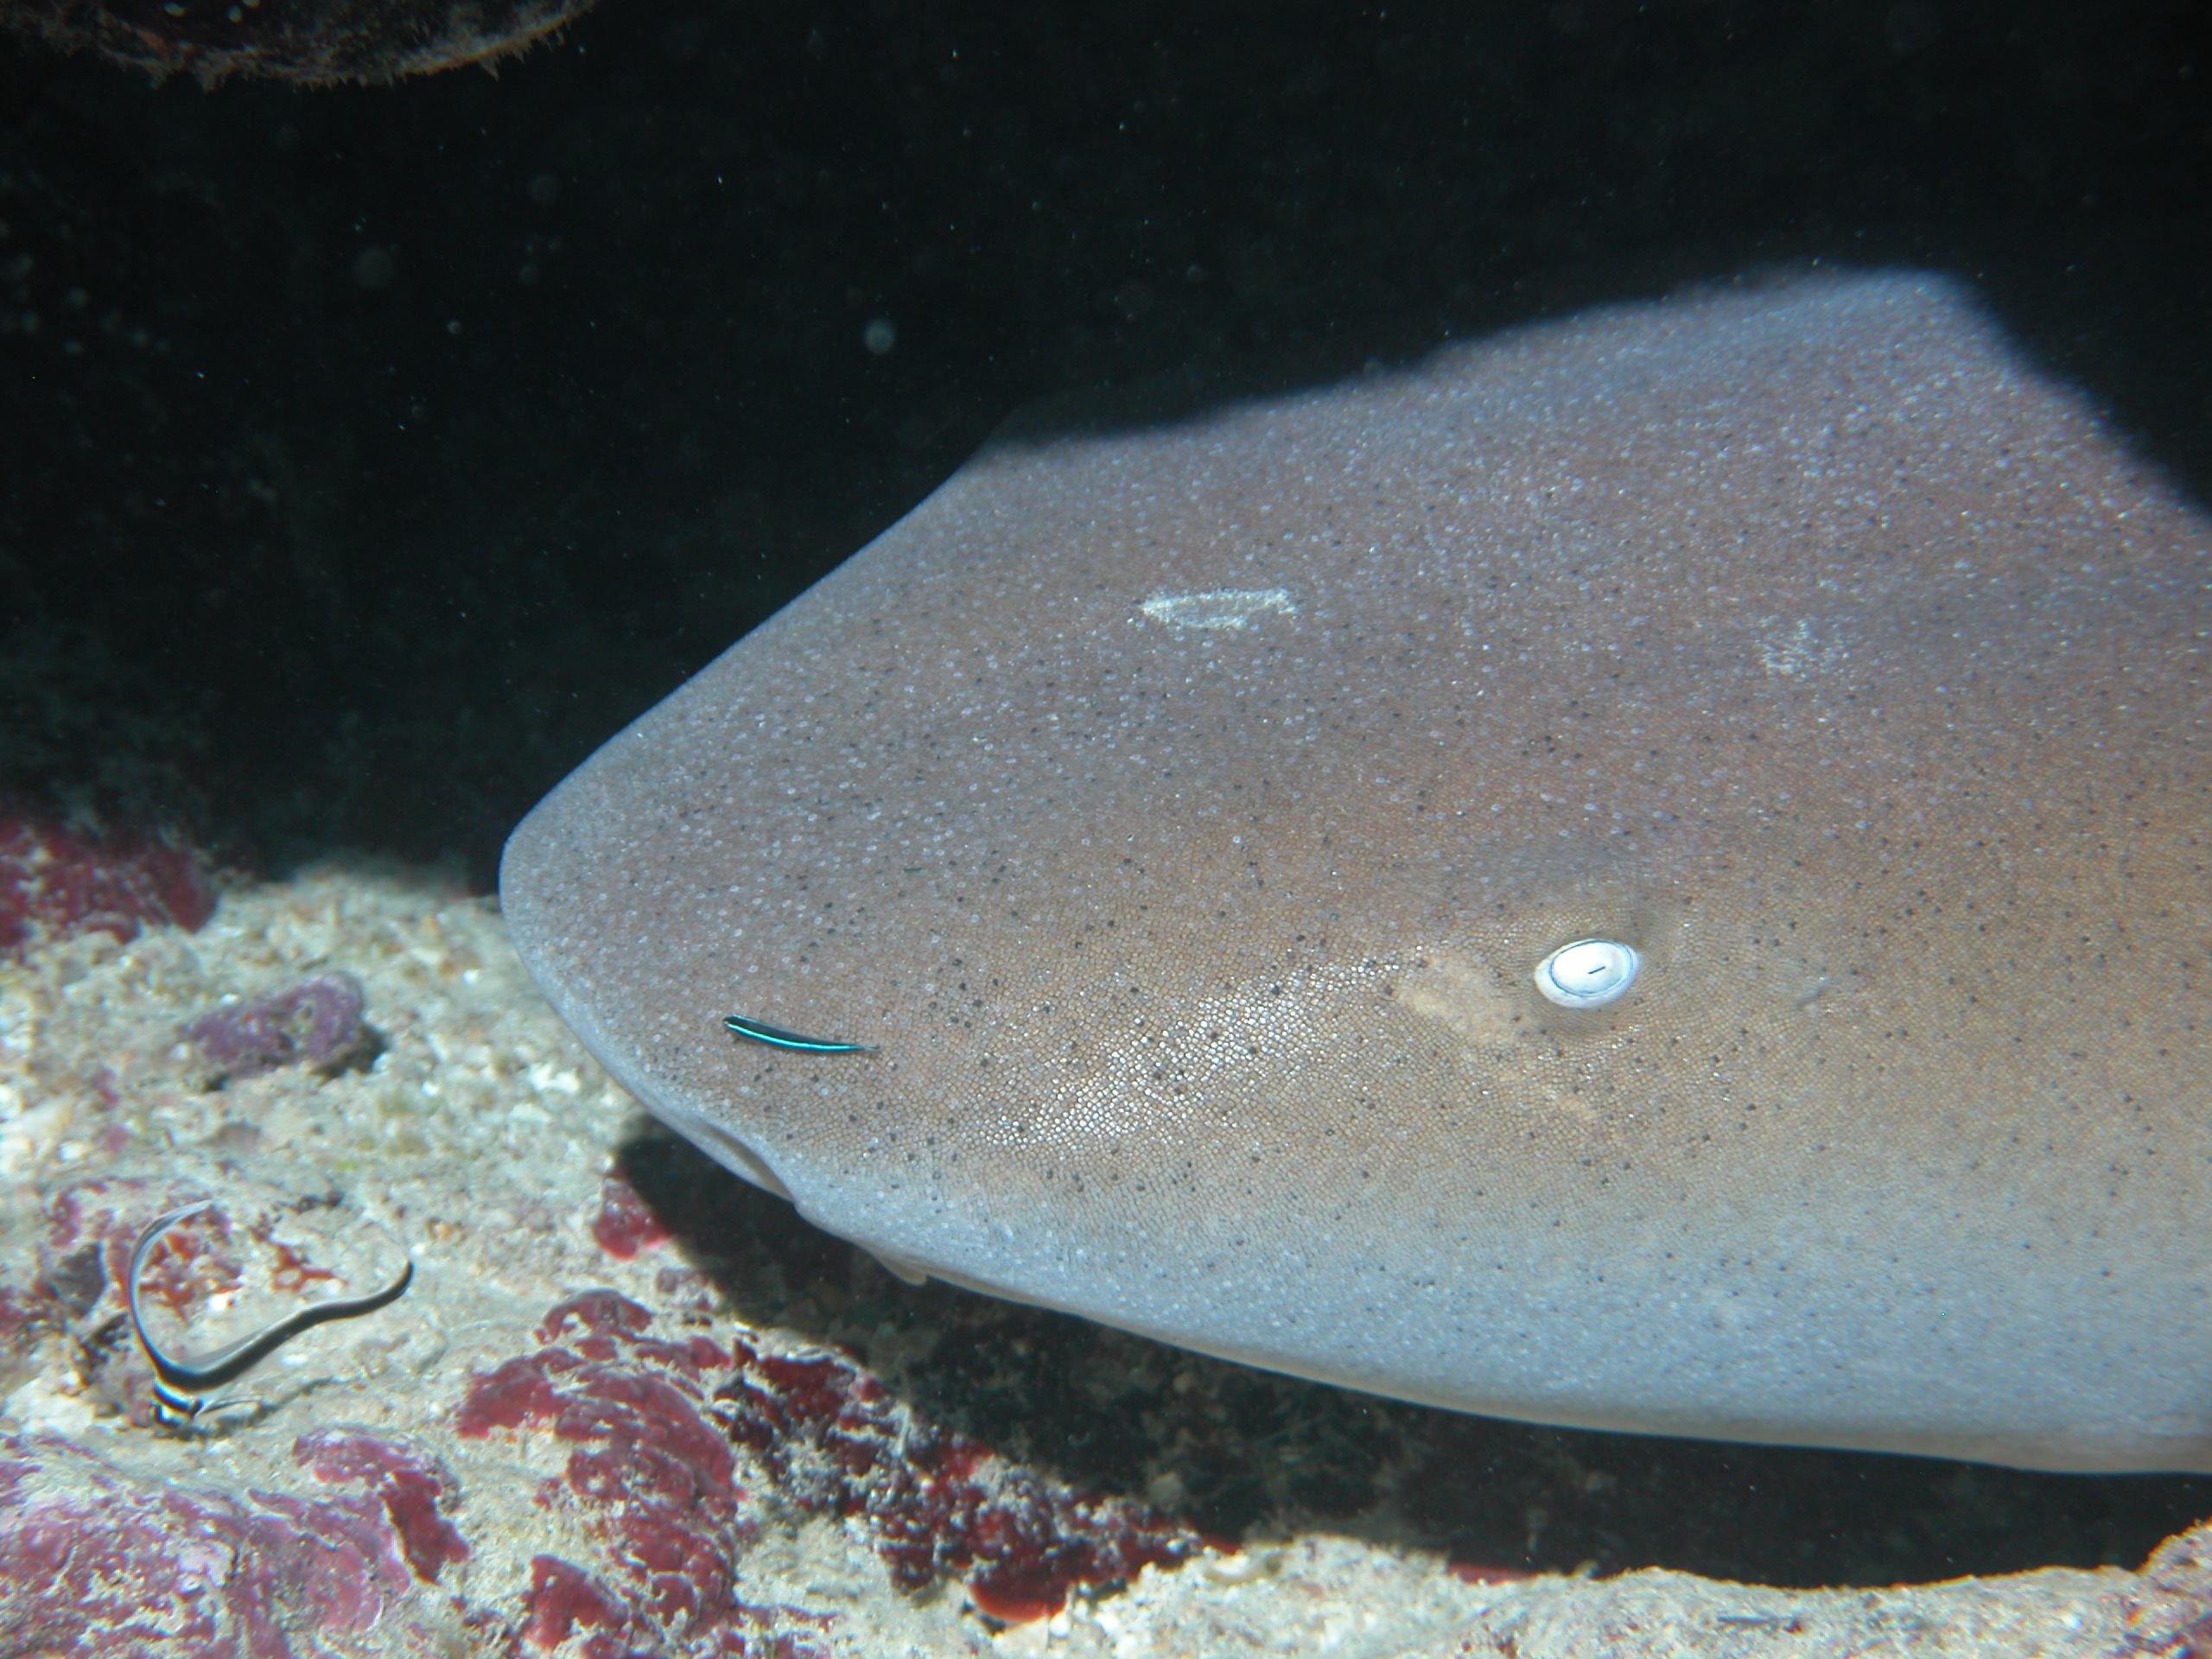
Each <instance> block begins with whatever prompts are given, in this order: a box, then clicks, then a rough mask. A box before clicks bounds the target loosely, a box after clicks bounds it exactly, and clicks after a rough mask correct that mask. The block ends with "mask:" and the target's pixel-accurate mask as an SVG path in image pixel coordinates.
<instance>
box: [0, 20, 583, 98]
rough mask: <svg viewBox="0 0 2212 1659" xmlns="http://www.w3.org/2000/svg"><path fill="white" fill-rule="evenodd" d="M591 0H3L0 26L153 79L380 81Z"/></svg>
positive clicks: (479, 54) (514, 34) (499, 52)
mask: <svg viewBox="0 0 2212 1659" xmlns="http://www.w3.org/2000/svg"><path fill="white" fill-rule="evenodd" d="M590 3H591V0H484V3H480V4H460V3H454V0H284V3H283V4H281V5H270V4H265V3H264V0H0V25H5V26H7V27H9V28H11V29H16V30H17V31H19V32H21V33H23V34H27V35H38V36H41V38H43V39H45V40H47V41H50V42H51V43H53V44H54V45H55V46H58V47H60V48H62V49H64V50H65V51H73V52H74V51H85V50H91V51H95V52H98V53H99V54H101V55H102V56H103V57H105V58H108V59H110V60H113V61H114V62H117V63H121V64H126V65H128V66H129V67H131V68H134V69H143V70H144V71H146V72H147V73H149V74H150V75H152V76H153V77H154V79H156V80H165V79H168V77H169V76H171V75H175V74H180V73H184V74H191V75H194V76H197V77H198V78H199V79H200V82H201V84H202V85H204V86H213V85H214V84H215V83H216V82H218V81H219V80H223V79H227V78H228V77H230V76H232V75H247V76H252V77H256V78H259V79H268V80H289V81H297V82H303V83H305V84H308V85H310V86H315V85H325V84H328V83H330V82H334V81H368V82H383V81H391V80H397V79H399V78H400V77H401V76H402V75H418V74H427V73H430V72H432V71H433V70H438V69H450V68H453V67H455V66H457V65H460V64H467V63H488V62H491V61H493V60H496V59H499V58H502V57H505V56H508V55H510V54H513V53H517V52H520V51H522V50H523V49H524V48H526V47H528V46H530V45H531V43H533V42H534V41H537V40H539V39H541V38H542V37H543V36H544V35H549V34H550V33H552V32H553V31H554V30H555V29H559V28H560V27H561V26H562V25H563V24H564V23H566V22H569V21H570V20H571V19H573V18H575V17H577V16H581V15H582V13H583V12H584V11H585V10H587V9H588V6H589V5H590Z"/></svg>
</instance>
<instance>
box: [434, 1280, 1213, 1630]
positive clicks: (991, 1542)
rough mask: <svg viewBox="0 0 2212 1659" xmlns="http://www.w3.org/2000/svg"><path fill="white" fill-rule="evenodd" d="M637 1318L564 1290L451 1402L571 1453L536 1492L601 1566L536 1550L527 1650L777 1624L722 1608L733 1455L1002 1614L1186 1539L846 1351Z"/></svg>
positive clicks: (895, 1562)
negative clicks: (1093, 1493) (572, 1525)
mask: <svg viewBox="0 0 2212 1659" xmlns="http://www.w3.org/2000/svg"><path fill="white" fill-rule="evenodd" d="M653 1324H654V1319H653V1316H652V1314H651V1313H648V1312H647V1310H645V1308H643V1307H641V1306H639V1305H638V1304H637V1303H635V1302H632V1301H631V1300H628V1299H626V1298H625V1297H622V1296H619V1295H617V1294H614V1293H613V1292H612V1291H593V1292H589V1293H587V1294H584V1295H582V1296H577V1297H574V1298H571V1299H570V1300H568V1301H565V1302H563V1303H561V1304H559V1305H558V1306H556V1307H554V1308H553V1309H552V1310H551V1312H550V1313H548V1315H547V1316H546V1319H545V1321H544V1323H543V1325H542V1326H541V1327H540V1329H539V1332H538V1336H539V1338H540V1340H541V1341H542V1342H543V1343H544V1344H546V1345H545V1346H543V1347H542V1348H540V1349H539V1350H538V1351H537V1352H535V1353H532V1354H528V1355H524V1356H521V1357H518V1358H515V1359H512V1360H509V1361H507V1362H506V1363H505V1364H503V1365H500V1366H499V1367H498V1368H497V1369H496V1370H492V1371H489V1372H486V1373H482V1374H480V1375H479V1376H477V1377H476V1378H475V1379H474V1382H473V1383H472V1384H471V1386H470V1389H469V1391H468V1394H467V1397H466V1398H465V1399H464V1401H463V1402H462V1404H461V1408H460V1410H459V1413H458V1415H457V1424H458V1427H459V1429H460V1432H461V1433H462V1434H464V1435H468V1436H481V1435H484V1434H487V1433H490V1432H492V1431H493V1429H495V1428H518V1427H527V1428H539V1429H546V1430H550V1432H551V1433H554V1434H556V1436H558V1437H559V1438H561V1439H563V1440H572V1441H575V1442H577V1443H578V1446H579V1449H578V1450H577V1451H576V1452H574V1453H572V1454H571V1456H570V1458H569V1465H568V1468H567V1471H565V1475H564V1477H563V1478H562V1479H561V1480H558V1481H553V1482H549V1483H547V1486H546V1488H545V1489H544V1490H542V1491H541V1492H540V1494H539V1501H540V1502H541V1503H548V1504H575V1505H577V1506H579V1507H581V1508H582V1510H584V1511H585V1512H586V1513H587V1515H588V1516H589V1520H588V1526H589V1529H591V1530H592V1532H593V1533H594V1535H595V1536H597V1537H598V1538H599V1539H601V1541H604V1542H605V1543H606V1544H607V1546H608V1547H609V1548H608V1554H607V1560H606V1562H605V1564H604V1566H603V1567H602V1568H601V1571H599V1572H597V1573H593V1572H588V1571H586V1570H585V1569H584V1568H582V1567H578V1566H576V1565H575V1564H574V1563H570V1562H566V1561H563V1560H559V1559H558V1558H556V1557H552V1556H545V1557H541V1558H540V1559H539V1561H538V1563H537V1564H535V1565H534V1566H533V1570H532V1583H531V1592H530V1604H529V1607H528V1610H527V1611H526V1614H525V1629H526V1630H528V1631H530V1632H532V1633H533V1634H532V1640H534V1641H539V1642H540V1644H541V1645H549V1646H550V1645H553V1644H556V1643H559V1642H561V1641H563V1640H565V1639H566V1638H567V1637H568V1635H569V1633H570V1632H571V1631H573V1630H576V1629H578V1628H579V1627H582V1626H589V1627H590V1628H591V1630H592V1631H593V1634H592V1636H591V1637H589V1638H588V1640H587V1642H586V1643H585V1651H586V1653H587V1655H588V1656H591V1655H593V1654H594V1649H596V1648H597V1647H601V1646H603V1647H604V1648H605V1649H606V1651H607V1653H608V1654H613V1653H615V1652H619V1651H620V1650H621V1649H623V1648H624V1646H625V1645H626V1644H627V1643H632V1642H634V1641H636V1640H638V1639H640V1638H641V1637H645V1636H647V1635H650V1634H653V1633H658V1635H659V1636H660V1637H663V1638H664V1639H683V1640H686V1641H690V1642H692V1643H695V1644H699V1643H717V1642H721V1641H723V1640H725V1639H726V1638H738V1637H743V1636H745V1635H746V1634H747V1633H748V1631H750V1630H758V1628H759V1626H760V1624H762V1623H765V1622H766V1621H767V1620H768V1619H769V1618H770V1617H771V1616H772V1614H774V1613H782V1614H785V1615H786V1616H789V1615H791V1613H792V1611H793V1610H790V1609H775V1610H770V1609H754V1608H747V1607H746V1606H745V1605H744V1604H743V1603H741V1601H739V1600H738V1599H737V1597H736V1594H735V1589H736V1586H735V1574H734V1562H735V1561H736V1560H737V1559H738V1558H739V1557H740V1556H741V1554H742V1553H743V1551H744V1548H745V1546H746V1545H747V1543H748V1542H749V1541H751V1539H752V1538H753V1535H755V1534H756V1532H757V1530H758V1522H757V1520H756V1518H755V1516H756V1511H755V1510H754V1508H753V1505H752V1504H751V1503H748V1502H747V1492H746V1491H745V1490H744V1488H743V1487H741V1485H740V1484H738V1480H737V1471H738V1464H737V1459H736V1457H735V1454H734V1452H733V1446H741V1447H743V1448H744V1449H745V1451H746V1452H747V1453H748V1454H749V1456H750V1459H751V1461H752V1462H753V1464H754V1465H756V1466H757V1467H758V1468H759V1470H760V1472H761V1474H762V1476H764V1477H765V1478H766V1481H767V1482H769V1483H771V1484H772V1485H773V1486H774V1487H775V1489H776V1490H777V1491H778V1492H779V1494H780V1495H781V1496H782V1497H785V1499H786V1500H788V1501H790V1502H791V1503H795V1504H797V1505H798V1507H800V1508H802V1509H804V1510H812V1511H814V1512H817V1513H825V1514H831V1515H835V1516H839V1517H841V1518H842V1519H845V1520H847V1521H849V1522H851V1523H852V1524H853V1525H855V1527H857V1528H858V1529H860V1531H861V1535H863V1536H864V1537H865V1538H866V1539H867V1540H868V1543H869V1545H870V1546H871V1547H872V1548H874V1550H875V1552H876V1554H879V1555H880V1556H881V1557H882V1559H883V1560H885V1561H886V1562H887V1563H888V1564H889V1566H890V1568H891V1573H892V1577H893V1581H894V1582H896V1583H897V1584H898V1585H899V1586H901V1587H902V1588H905V1589H907V1590H918V1589H921V1588H923V1587H925V1586H927V1585H930V1584H931V1583H933V1582H936V1581H937V1580H940V1579H942V1578H945V1577H960V1578H962V1579H963V1580H964V1581H965V1585H966V1588H967V1590H968V1592H969V1597H970V1599H972V1600H973V1601H974V1602H975V1604H976V1606H977V1608H979V1609H980V1610H981V1611H983V1612H984V1613H986V1614H988V1615H989V1616H990V1617H991V1618H996V1619H999V1620H1001V1621H1002V1622H1007V1623H1014V1622H1020V1621H1023V1620H1027V1619H1034V1618H1044V1617H1046V1616H1047V1615H1049V1614H1051V1613H1052V1612H1054V1611H1058V1609H1059V1608H1060V1607H1061V1606H1062V1605H1065V1601H1066V1599H1067V1596H1068V1592H1070V1591H1071V1589H1073V1588H1075V1587H1077V1586H1086V1587H1098V1586H1111V1585H1118V1584H1121V1583H1123V1582H1125V1581H1127V1580H1128V1579H1129V1578H1131V1577H1133V1576H1134V1575H1135V1573H1137V1572H1138V1571H1139V1570H1141V1568H1142V1567H1146V1566H1148V1565H1154V1564H1159V1563H1166V1562H1172V1561H1176V1560H1182V1559H1184V1558H1185V1557H1187V1556H1189V1555H1191V1554H1194V1553H1196V1552H1197V1551H1198V1549H1199V1548H1201V1547H1202V1543H1201V1541H1200V1539H1199V1538H1198V1535H1197V1534H1196V1533H1194V1532H1193V1531H1192V1530H1191V1529H1188V1528H1186V1527H1184V1526H1182V1525H1180V1524H1179V1523H1177V1522H1173V1521H1172V1520H1169V1519H1167V1518H1166V1517H1164V1516H1159V1515H1157V1514H1154V1512H1152V1511H1150V1510H1146V1509H1144V1508H1142V1507H1141V1506H1139V1505H1137V1504H1135V1503H1129V1502H1128V1501H1127V1500H1124V1499H1119V1498H1110V1497H1090V1496H1086V1495H1084V1494H1080V1493H1077V1492H1074V1491H1070V1490H1069V1489H1067V1488H1065V1487H1064V1486H1062V1485H1060V1484H1058V1483H1056V1482H1053V1481H1050V1480H1047V1479H1046V1478H1044V1477H1042V1476H1039V1475H1038V1474H1036V1473H1035V1472H1033V1471H1029V1470H1027V1469H1023V1468H1020V1467H1019V1466H1016V1465H1009V1464H1007V1463H1006V1462H1005V1461H1004V1460H1003V1459H1000V1458H998V1457H997V1456H996V1455H995V1453H994V1452H992V1451H991V1449H990V1448H989V1447H988V1446H985V1445H984V1444H983V1443H982V1442H981V1441H979V1440H973V1439H971V1438H969V1437H968V1436H966V1435H963V1434H958V1433H953V1432H951V1431H950V1430H946V1429H943V1428H939V1427H933V1426H931V1425H928V1424H925V1423H923V1422H921V1421H918V1419H917V1418H916V1417H915V1415H914V1414H913V1413H912V1410H911V1409H910V1408H907V1407H906V1406H905V1405H903V1404H901V1403H899V1402H897V1401H895V1400H893V1398H892V1397H891V1395H890V1394H889V1393H888V1391H887V1390H886V1389H884V1388H883V1386H882V1385H881V1384H880V1383H878V1382H877V1381H876V1380H875V1379H874V1378H873V1377H871V1376H868V1375H867V1374H865V1373H864V1372H862V1371H861V1370H859V1369H858V1368H857V1367H855V1365H854V1364H852V1363H850V1362H849V1361H848V1360H846V1359H844V1358H843V1357H840V1356H837V1355H836V1354H830V1353H809V1354H789V1353H778V1352H774V1351H771V1350H769V1349H767V1348H766V1347H765V1346H763V1345H762V1344H760V1341H759V1339H758V1338H755V1337H753V1336H752V1335H750V1334H747V1335H745V1336H740V1337H737V1338H734V1340H733V1341H732V1342H731V1344H730V1346H729V1348H728V1350H727V1351H725V1350H724V1349H723V1348H721V1347H720V1346H718V1345H717V1344H715V1343H714V1342H713V1341H711V1340H709V1338H706V1337H704V1336H693V1337H690V1338H688V1339H683V1340H676V1339H671V1338H660V1337H656V1336H654V1335H652V1325H653ZM717 1650H720V1649H717Z"/></svg>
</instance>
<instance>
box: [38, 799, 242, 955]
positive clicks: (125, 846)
mask: <svg viewBox="0 0 2212 1659" xmlns="http://www.w3.org/2000/svg"><path fill="white" fill-rule="evenodd" d="M214 913H215V890H214V888H213V887H212V886H210V885H209V883H208V880H207V873H206V871H205V870H204V869H202V868H201V867H200V859H199V857H198V855H195V854H194V852H193V851H192V850H191V849H189V848H187V847H182V846H179V845H176V844H174V843H172V842H168V841H165V840H162V838H161V837H159V836H153V835H149V834H147V833H145V832H143V831H142V830H137V829H76V828H72V827H70V826H68V825H67V824H65V823H61V822H60V821H59V820H58V819H56V818H54V817H51V816H48V815H46V814H41V813H37V812H31V811H27V810H22V809H21V808H20V807H19V806H18V805H16V804H13V803H10V802H9V801H6V800H4V799H0V950H4V951H11V952H12V951H20V950H22V949H23V948H24V947H25V946H26V945H27V944H29V943H30V942H31V940H32V939H33V938H35V937H36V936H38V935H41V934H56V935H60V936H64V937H67V936H68V935H71V934H77V933H91V932H104V933H107V934H110V935H111V936H112V937H113V938H116V939H118V941H120V942H122V943H124V944H128V943H129V942H130V940H132V939H135V938H137V937H138V930H139V929H140V928H141V927H143V926H145V925H148V924H149V923H152V924H164V923H169V924H174V925H176V926H179V927H184V928H197V927H199V926H200V925H202V924H203V923H205V922H206V921H207V918H209V917H210V916H212V915H213V914H214Z"/></svg>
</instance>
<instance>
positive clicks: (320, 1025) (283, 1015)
mask: <svg viewBox="0 0 2212 1659" xmlns="http://www.w3.org/2000/svg"><path fill="white" fill-rule="evenodd" d="M367 1007H368V999H367V997H366V995H365V994H364V993H363V991H362V989H361V982H360V981H359V980H358V979H356V978H354V977H353V975H351V974H340V973H331V974H317V975H316V976H315V977H314V978H313V979H306V980H302V981H301V982H299V983H298V984H296V985H295V986H292V987H291V988H289V989H287V990H282V991H274V992H271V993H270V994H269V995H265V996H257V997H251V998H249V999H247V1000H246V1001H242V1002H232V1003H226V1004H225V1005H224V1006H223V1007H219V1008H211V1009H210V1010H209V1011H208V1012H207V1013H206V1014H201V1015H200V1017H199V1018H198V1019H197V1020H194V1021H193V1022H192V1023H191V1024H190V1025H188V1026H187V1027H185V1028H184V1033H183V1034H184V1039H185V1040H186V1041H187V1042H188V1043H190V1044H192V1045H193V1046H194V1047H195V1048H197V1049H198V1050H199V1051H200V1052H201V1053H202V1054H203V1055H205V1056H206V1057H207V1060H208V1062H209V1063H210V1064H211V1065H213V1066H214V1067H215V1068H216V1071H217V1076H218V1080H219V1081H222V1082H228V1081H230V1080H231V1079H232V1078H236V1077H253V1076H255V1075H256V1074H257V1073H259V1072H263V1071H275V1070H277V1067H279V1066H283V1065H311V1066H315V1067H318V1068H320V1069H321V1070H323V1071H334V1070H336V1069H337V1068H339V1067H340V1066H342V1065H345V1064H346V1061H347V1060H349V1059H351V1058H353V1057H354V1056H355V1055H357V1054H359V1053H360V1052H362V1051H363V1050H364V1049H365V1048H367V1047H369V1046H372V1044H373V1043H374V1041H375V1034H374V1033H372V1031H371V1030H370V1029H369V1027H368V1026H367V1024H366V1023H365V1021H364V1020H363V1019H362V1015H363V1014H364V1013H365V1011H366V1009H367Z"/></svg>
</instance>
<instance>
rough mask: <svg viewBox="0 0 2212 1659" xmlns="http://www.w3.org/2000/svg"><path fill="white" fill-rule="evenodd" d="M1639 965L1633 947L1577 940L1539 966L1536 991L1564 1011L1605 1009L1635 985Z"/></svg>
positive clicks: (1555, 951) (1590, 940) (1609, 942)
mask: <svg viewBox="0 0 2212 1659" xmlns="http://www.w3.org/2000/svg"><path fill="white" fill-rule="evenodd" d="M1637 961H1638V958H1637V954H1636V949H1635V947H1634V946H1632V945H1626V944H1618V943H1617V942H1616V941H1614V940H1612V939H1577V940H1575V941H1574V942H1573V944H1562V945H1561V946H1560V948H1559V949H1558V950H1554V951H1553V952H1552V953H1551V955H1549V956H1548V957H1545V958H1544V959H1543V960H1542V961H1541V962H1540V963H1537V964H1536V988H1537V989H1538V990H1540V991H1541V992H1542V993H1543V994H1544V1000H1545V1001H1548V1002H1556V1003H1558V1004H1559V1005H1560V1007H1562V1008H1602V1007H1605V1004H1606V1003H1608V1002H1618V1001H1619V1000H1620V999H1621V997H1622V995H1624V993H1625V992H1626V991H1627V990H1628V988H1629V987H1630V985H1631V984H1633V983H1634V982H1635V981H1636V969H1637Z"/></svg>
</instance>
